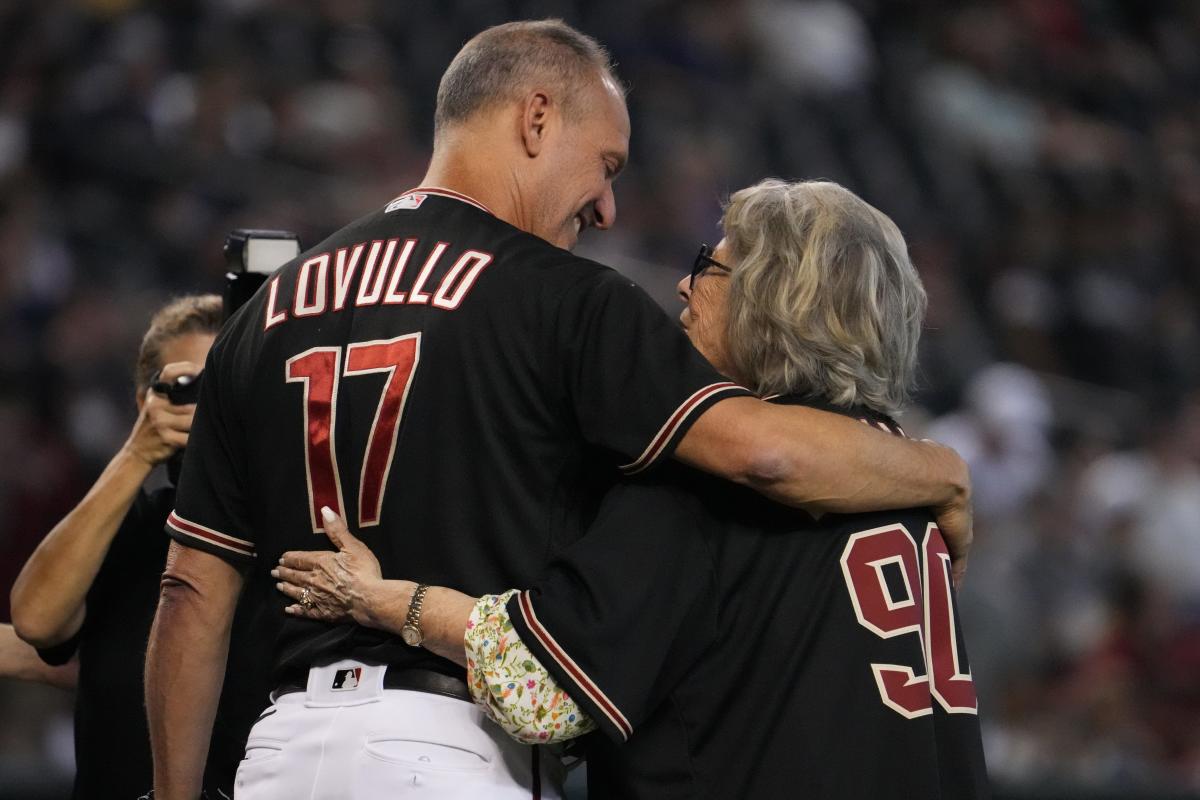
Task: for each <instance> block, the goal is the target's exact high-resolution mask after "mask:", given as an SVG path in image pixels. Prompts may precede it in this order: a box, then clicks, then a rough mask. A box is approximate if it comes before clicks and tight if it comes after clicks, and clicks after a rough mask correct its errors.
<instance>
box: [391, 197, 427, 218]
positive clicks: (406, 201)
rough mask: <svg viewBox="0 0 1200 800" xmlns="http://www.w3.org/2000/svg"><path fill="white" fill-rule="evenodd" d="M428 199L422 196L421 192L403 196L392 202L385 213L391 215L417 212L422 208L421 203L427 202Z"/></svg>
mask: <svg viewBox="0 0 1200 800" xmlns="http://www.w3.org/2000/svg"><path fill="white" fill-rule="evenodd" d="M426 197H427V195H424V194H421V193H420V192H413V193H412V194H402V195H400V196H399V197H397V198H396V199H395V200H393V201H392V202H390V203H388V204H387V208H385V209H384V210H383V213H385V214H390V213H392V212H393V211H416V210H417V209H418V208H420V207H421V203H424V202H425V198H426Z"/></svg>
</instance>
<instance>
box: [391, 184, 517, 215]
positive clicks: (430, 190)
mask: <svg viewBox="0 0 1200 800" xmlns="http://www.w3.org/2000/svg"><path fill="white" fill-rule="evenodd" d="M414 193H420V194H436V195H437V196H438V197H449V198H450V199H451V200H459V201H461V202H463V203H466V204H467V205H472V206H475V207H476V208H478V209H479V210H480V211H485V212H487V213H488V214H491V215H492V216H493V217H494V216H496V214H495V212H494V211H492V210H491V209H490V208H488V207H487V206H485V205H484V204H483V203H481V202H479V201H478V200H476V199H475V198H474V197H470V196H468V195H465V194H462V193H461V192H455V191H452V190H450V189H443V188H441V187H440V186H418V187H417V188H416V189H409V190H408V191H407V192H405V193H404V194H402V195H400V197H405V196H407V195H410V194H414ZM400 197H397V198H396V199H397V200H399V199H400ZM393 202H394V201H393Z"/></svg>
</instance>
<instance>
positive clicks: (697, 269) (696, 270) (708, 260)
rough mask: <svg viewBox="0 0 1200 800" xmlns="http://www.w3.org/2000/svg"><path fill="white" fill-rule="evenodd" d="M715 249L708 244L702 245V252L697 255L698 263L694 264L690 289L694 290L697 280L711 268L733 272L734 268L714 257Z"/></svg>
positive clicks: (689, 284)
mask: <svg viewBox="0 0 1200 800" xmlns="http://www.w3.org/2000/svg"><path fill="white" fill-rule="evenodd" d="M712 254H713V249H712V248H711V247H709V246H708V245H706V244H702V245H700V252H699V253H698V254H697V255H696V261H695V262H694V263H693V264H692V277H691V280H690V282H689V283H688V288H689V289H693V288H695V286H696V278H697V277H699V275H700V273H702V272H704V270H706V269H708V268H709V267H716V268H717V269H719V270H723V271H724V272H733V268H732V267H727V266H725V265H724V264H722V263H721V262H720V261H717V260H716V259H715V258H713V257H712Z"/></svg>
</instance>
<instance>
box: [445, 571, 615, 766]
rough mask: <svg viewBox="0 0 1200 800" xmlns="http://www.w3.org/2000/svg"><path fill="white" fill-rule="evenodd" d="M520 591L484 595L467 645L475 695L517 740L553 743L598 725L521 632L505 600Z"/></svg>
mask: <svg viewBox="0 0 1200 800" xmlns="http://www.w3.org/2000/svg"><path fill="white" fill-rule="evenodd" d="M515 593H516V589H511V590H509V591H507V592H505V593H504V594H498V595H497V594H489V595H484V596H483V597H481V598H479V602H477V603H476V604H475V608H474V609H473V610H472V611H471V618H470V620H469V621H468V622H467V632H466V636H465V639H464V641H465V644H466V650H467V676H468V683H469V684H470V686H471V697H472V698H474V700H475V703H476V704H477V705H479V706H482V707H483V709H484V711H485V712H486V713H487V715H488V716H489V717H490V718H491V719H492V720H493V721H495V722H496V724H498V725H499V726H500V727H501V728H503V729H504V730H505V732H506V733H508V735H509V736H512V737H513V738H514V739H516V740H517V741H520V742H525V743H526V744H548V743H550V742H558V741H563V740H565V739H572V738H574V737H576V736H582V735H583V734H585V733H588V732H590V731H592V730H595V728H596V723H595V722H593V721H592V719H591V717H589V716H588V715H587V714H586V713H585V712H584V711H583V710H582V709H580V708H579V706H577V705H576V704H575V701H574V700H572V699H571V698H570V696H569V695H568V694H567V693H566V692H565V691H563V690H562V688H561V687H560V686H559V685H558V682H557V681H556V680H555V679H554V677H553V676H552V675H551V674H550V673H549V672H547V671H546V669H545V667H543V666H542V665H541V663H540V662H539V661H538V660H537V658H536V657H535V656H534V654H533V653H532V652H530V650H529V648H528V647H526V646H525V643H524V642H522V641H521V638H520V637H519V636H517V632H516V631H515V630H513V625H512V621H511V620H510V619H509V617H508V611H507V609H506V608H505V604H506V603H508V598H510V597H512V596H513V595H514V594H515Z"/></svg>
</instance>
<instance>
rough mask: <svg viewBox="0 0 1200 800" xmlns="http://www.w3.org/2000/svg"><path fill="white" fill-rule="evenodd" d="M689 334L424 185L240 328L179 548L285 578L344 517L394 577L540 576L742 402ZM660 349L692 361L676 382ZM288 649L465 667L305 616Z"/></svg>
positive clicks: (617, 283) (290, 631)
mask: <svg viewBox="0 0 1200 800" xmlns="http://www.w3.org/2000/svg"><path fill="white" fill-rule="evenodd" d="M672 328H673V326H672V325H671V323H670V322H669V320H667V318H666V317H665V315H663V314H662V313H661V312H660V311H659V310H658V309H657V308H655V307H653V305H652V303H651V302H650V301H649V299H648V298H646V297H645V295H644V293H641V292H640V291H639V290H636V289H635V288H634V287H632V286H631V285H630V284H629V282H628V281H626V280H625V279H623V278H621V277H620V276H619V275H617V274H616V273H614V272H612V271H611V270H608V269H606V268H604V267H601V266H599V265H596V264H593V263H592V262H588V261H585V260H583V259H579V258H575V257H572V256H571V255H569V254H568V253H566V252H565V251H563V250H560V249H558V248H555V247H553V246H551V245H548V244H547V243H545V242H543V241H542V240H540V239H537V238H536V237H533V236H530V235H528V234H525V233H522V232H521V231H519V230H517V229H516V228H513V227H511V226H510V225H508V224H506V223H504V222H501V221H499V220H497V219H496V218H494V217H493V216H491V214H489V213H488V212H487V211H486V210H485V209H483V208H482V207H480V206H478V204H476V203H474V202H473V201H471V200H470V199H469V198H461V197H457V196H453V193H448V192H444V191H442V190H419V191H413V192H409V193H406V194H405V195H402V196H401V197H400V198H397V200H396V201H393V202H392V203H391V204H389V205H388V206H387V207H386V208H385V209H382V210H381V211H380V212H378V213H376V214H373V215H371V216H368V217H366V218H364V219H363V220H360V221H359V222H356V223H354V224H352V225H350V226H348V227H347V228H344V229H343V230H341V231H339V232H338V233H336V234H334V236H332V237H331V238H330V239H329V240H327V241H325V242H323V243H321V244H320V245H318V246H317V247H315V248H313V249H312V250H311V251H309V252H308V253H305V254H304V255H302V256H301V257H300V259H298V260H297V261H296V262H293V263H292V264H290V265H288V266H286V267H285V268H284V269H283V270H281V272H280V273H279V275H278V276H277V277H276V278H274V279H272V280H271V281H270V282H269V283H268V285H267V286H266V287H264V289H263V290H262V291H261V292H260V293H259V294H258V296H256V298H255V299H254V300H252V301H251V302H250V303H248V304H247V305H246V307H245V308H244V309H243V310H242V311H241V312H240V313H239V315H238V316H237V317H236V318H235V319H234V320H233V321H232V322H231V324H230V326H229V328H228V329H227V330H226V332H225V333H224V334H223V335H222V338H221V339H220V340H219V341H218V343H217V345H216V346H215V347H214V350H213V356H212V357H211V358H210V362H209V367H208V369H207V370H206V373H205V378H204V386H203V395H202V397H201V403H200V409H201V413H200V414H199V416H198V425H200V426H201V428H202V432H201V435H199V436H197V437H196V439H197V441H198V442H200V443H202V446H201V447H198V448H196V450H197V453H196V456H195V457H197V458H198V460H200V461H201V462H202V463H203V467H202V468H200V469H194V470H193V471H194V473H195V474H194V475H189V474H187V470H188V466H190V465H191V462H190V461H189V464H188V465H186V466H185V477H184V479H183V485H182V486H181V490H180V499H179V502H178V505H177V510H176V514H175V515H173V517H172V520H171V523H170V524H171V528H172V532H173V535H175V536H176V538H180V539H181V540H182V541H183V542H184V543H186V544H188V545H191V546H195V547H201V548H202V549H208V550H209V551H210V552H213V553H215V554H217V555H220V556H222V557H224V558H227V559H229V560H231V561H235V562H241V563H254V564H256V568H257V569H259V570H262V571H266V570H268V569H270V567H271V566H273V565H274V563H275V562H276V561H277V560H278V557H279V556H280V554H282V553H283V552H284V551H286V550H290V549H312V548H313V547H314V546H317V547H321V546H325V545H326V540H325V539H324V537H319V538H317V539H314V538H312V537H313V534H314V533H318V534H319V533H320V531H321V526H322V523H321V518H320V509H321V507H323V506H330V507H331V508H333V509H334V510H335V511H339V512H342V513H344V515H345V516H346V518H347V519H348V520H349V522H350V524H351V525H352V527H354V528H355V529H357V531H358V533H359V535H360V536H361V537H362V538H363V540H364V541H365V542H366V543H367V544H368V545H369V546H370V547H371V549H372V550H373V551H374V552H375V553H376V554H377V556H378V557H379V560H380V563H381V565H382V567H383V571H384V575H385V577H386V576H389V575H404V576H405V577H415V578H419V579H421V580H423V581H425V582H429V583H442V584H451V585H459V586H463V587H465V588H467V589H468V590H470V591H475V592H482V591H484V590H486V589H489V588H491V587H494V586H496V585H508V584H511V583H513V582H521V581H526V582H527V581H531V580H532V578H533V577H534V575H536V572H537V570H538V569H539V568H540V567H541V566H542V565H543V563H544V561H545V559H546V557H547V554H548V553H549V552H550V551H551V550H552V549H554V548H555V547H557V546H560V545H561V544H563V542H564V540H565V541H569V540H570V539H571V538H572V537H573V536H575V535H577V533H578V532H579V531H581V530H582V529H583V526H584V525H585V524H586V522H587V518H588V515H589V513H590V511H591V509H592V506H593V505H594V502H595V498H596V497H597V496H598V495H597V492H598V491H599V490H601V489H603V488H604V487H605V485H606V483H607V482H608V481H610V480H611V478H610V477H608V476H609V475H612V474H615V473H613V468H614V467H615V466H617V465H619V464H625V463H630V462H635V461H637V460H638V458H639V456H641V455H642V454H643V453H644V452H649V455H648V456H647V458H648V459H650V460H652V459H654V458H657V457H662V455H663V454H665V453H666V452H668V451H669V447H670V445H671V444H673V440H672V441H663V442H661V443H660V444H661V447H658V449H657V450H655V449H654V447H652V445H653V443H655V442H656V440H657V434H658V432H659V431H660V429H661V428H662V427H663V423H664V422H665V421H666V420H668V419H670V418H671V417H672V415H673V414H675V413H676V411H677V410H678V409H679V408H680V407H681V406H683V405H684V404H685V403H686V402H688V401H689V399H690V398H692V397H693V395H695V394H696V392H697V390H698V389H702V388H705V387H708V386H710V385H711V386H712V389H711V391H710V392H709V394H707V395H705V396H704V397H703V398H702V399H701V401H698V402H693V403H692V404H691V406H689V408H688V409H687V410H688V411H689V412H690V413H691V414H692V415H693V416H692V417H690V418H694V414H695V413H697V412H699V411H701V410H702V409H703V408H704V407H706V405H707V403H710V402H712V401H714V400H715V399H717V398H718V397H724V396H728V395H729V394H731V393H743V392H742V390H740V389H737V388H736V387H733V386H732V385H731V384H728V383H726V382H723V381H720V379H719V378H718V377H716V376H715V375H714V374H713V373H712V372H711V371H710V370H709V369H708V368H707V365H704V364H703V363H702V362H701V361H700V360H699V358H698V356H696V355H695V354H694V353H689V352H688V351H689V350H690V345H688V343H687V341H686V339H683V338H682V336H680V335H679V334H678V332H675V331H673V330H672ZM663 358H667V359H671V360H672V361H673V362H677V361H683V362H685V363H686V362H689V361H690V362H691V363H692V367H691V368H690V369H684V370H679V369H678V368H676V369H675V370H674V372H675V373H679V374H680V375H681V378H680V380H677V381H674V382H673V385H672V382H671V381H667V382H666V384H665V385H664V383H663V382H661V381H655V380H652V379H651V376H656V375H658V374H660V373H661V370H660V369H657V368H656V367H658V366H659V365H660V364H661V359H663ZM683 373H687V374H686V376H684V375H683ZM631 391H636V393H637V396H638V400H639V402H638V403H637V404H634V403H633V402H631V400H630V392H631ZM690 418H689V419H690ZM682 430H683V427H682V426H681V428H680V432H681V431H682ZM676 438H677V437H676ZM192 450H193V449H192V448H189V452H188V457H189V459H191V458H193V457H194V456H193V452H192ZM651 451H652V452H651ZM189 478H190V479H192V480H190V481H189ZM284 600H285V599H284V598H283V597H282V596H281V597H280V598H279V599H278V601H277V602H278V603H279V609H280V613H279V615H278V616H279V618H280V619H283V618H284V615H283V613H282V606H283V605H284ZM277 649H278V653H279V659H278V661H277V664H276V668H277V670H278V671H279V672H280V674H281V675H292V674H295V673H298V672H299V671H301V670H303V669H306V668H307V667H308V666H309V665H310V664H313V663H320V662H321V661H323V660H324V661H328V660H331V659H332V658H334V657H337V658H358V659H363V660H369V661H376V662H382V663H392V664H418V663H419V664H423V665H425V666H429V667H431V668H434V669H441V670H443V671H454V668H453V667H451V666H450V665H449V664H448V663H447V662H443V661H440V660H439V659H437V658H435V657H434V656H432V655H430V654H429V653H427V652H425V651H422V650H418V649H413V648H408V647H406V646H404V645H403V644H402V643H400V642H399V641H398V640H397V639H395V638H393V637H389V636H387V635H384V634H381V633H379V632H374V631H368V630H366V629H363V628H359V627H357V626H353V625H342V626H336V627H329V626H325V625H317V624H314V623H308V622H304V621H299V620H291V619H289V620H288V621H287V622H286V623H285V625H284V629H283V635H282V638H281V639H280V642H279V646H278V648H277Z"/></svg>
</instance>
